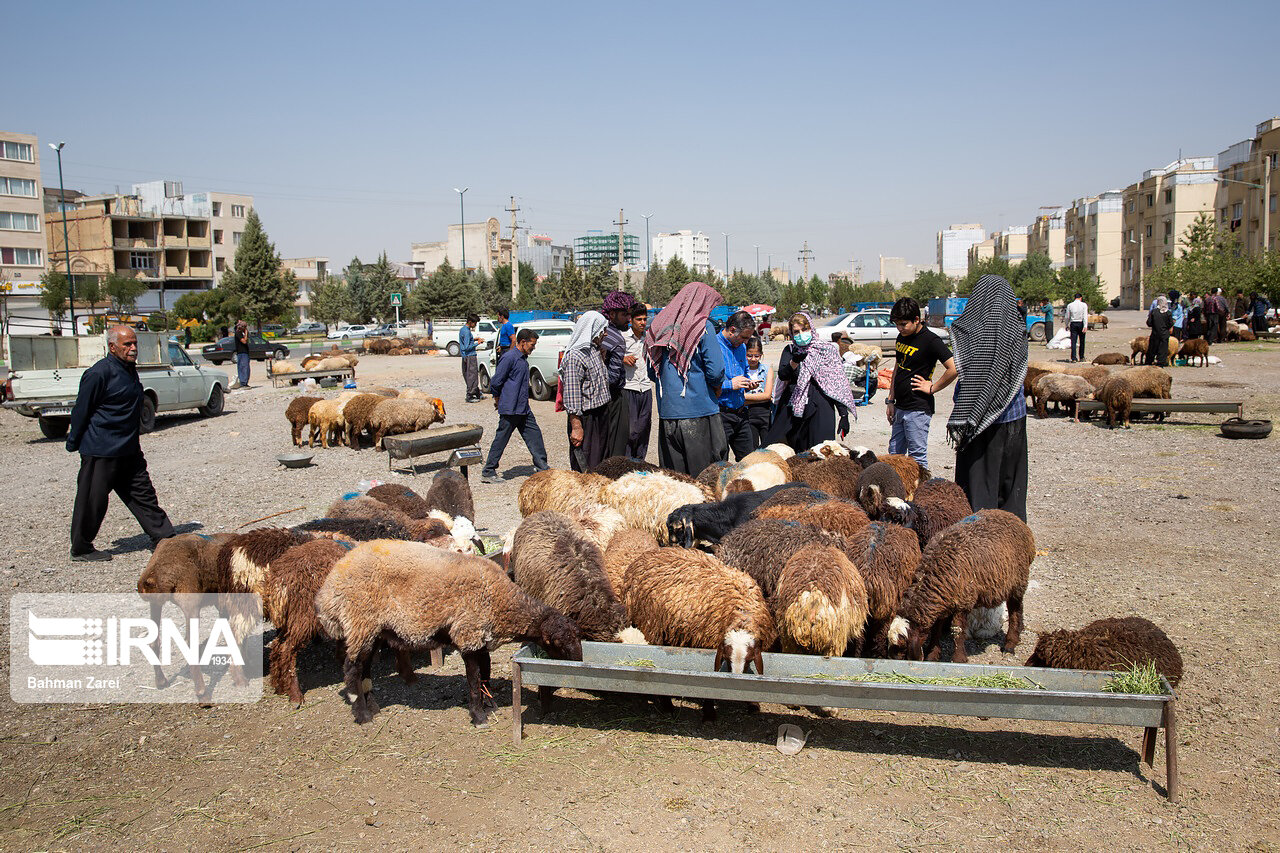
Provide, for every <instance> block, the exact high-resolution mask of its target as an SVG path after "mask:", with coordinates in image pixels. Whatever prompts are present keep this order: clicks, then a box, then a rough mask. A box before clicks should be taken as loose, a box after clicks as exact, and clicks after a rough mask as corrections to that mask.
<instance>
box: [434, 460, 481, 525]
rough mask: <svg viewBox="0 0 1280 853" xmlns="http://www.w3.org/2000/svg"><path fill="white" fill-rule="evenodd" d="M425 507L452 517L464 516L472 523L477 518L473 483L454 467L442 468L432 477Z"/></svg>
mask: <svg viewBox="0 0 1280 853" xmlns="http://www.w3.org/2000/svg"><path fill="white" fill-rule="evenodd" d="M423 508H424V509H427V510H432V509H438V510H440V511H441V512H443V513H445V514H446V515H448V516H449V517H451V518H456V517H458V516H462V517H463V518H465V519H467V520H468V521H470V522H471V523H472V524H474V523H475V520H476V503H475V500H474V499H473V498H472V497H471V484H470V483H468V482H467V478H466V477H464V476H462V475H461V474H459V473H458V472H457V471H454V470H453V469H452V468H442V469H440V470H439V471H437V472H436V475H435V476H434V477H433V478H432V479H431V488H429V489H427V496H426V499H425V500H424V501H423Z"/></svg>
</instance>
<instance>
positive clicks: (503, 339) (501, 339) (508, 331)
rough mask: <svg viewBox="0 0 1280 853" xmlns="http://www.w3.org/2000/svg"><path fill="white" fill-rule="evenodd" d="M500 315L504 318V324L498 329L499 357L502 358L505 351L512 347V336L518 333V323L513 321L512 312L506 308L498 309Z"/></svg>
mask: <svg viewBox="0 0 1280 853" xmlns="http://www.w3.org/2000/svg"><path fill="white" fill-rule="evenodd" d="M498 316H499V317H501V318H502V326H501V327H500V328H499V329H498V355H497V357H498V358H502V355H503V353H505V352H506V351H507V350H509V349H511V338H512V337H513V336H514V335H515V333H516V324H515V323H512V322H511V312H510V311H508V310H507V309H506V308H499V309H498Z"/></svg>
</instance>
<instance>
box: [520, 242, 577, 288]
mask: <svg viewBox="0 0 1280 853" xmlns="http://www.w3.org/2000/svg"><path fill="white" fill-rule="evenodd" d="M516 257H518V258H519V259H520V263H522V264H528V265H529V266H531V267H533V272H534V275H536V276H538V278H539V279H544V278H547V277H549V276H553V275H559V274H560V273H561V272H563V271H564V268H565V265H566V264H567V263H569V261H571V260H573V249H572V248H570V247H569V246H557V245H555V244H554V243H553V242H552V241H551V238H550V237H548V236H547V235H545V234H530V235H528V236H527V237H526V238H525V245H523V246H519V247H518V248H517V249H516Z"/></svg>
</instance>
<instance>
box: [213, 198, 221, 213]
mask: <svg viewBox="0 0 1280 853" xmlns="http://www.w3.org/2000/svg"><path fill="white" fill-rule="evenodd" d="M213 215H214V216H221V215H222V202H220V201H215V202H213Z"/></svg>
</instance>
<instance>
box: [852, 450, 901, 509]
mask: <svg viewBox="0 0 1280 853" xmlns="http://www.w3.org/2000/svg"><path fill="white" fill-rule="evenodd" d="M855 489H856V491H855V493H854V498H855V499H856V500H857V501H858V503H859V504H861V505H862V508H863V509H864V510H866V512H867V516H868V517H870V516H877V515H879V514H880V511H881V507H883V505H884V502H885V501H886V500H888V499H889V498H898V499H899V500H904V501H905V500H906V499H907V488H906V486H905V485H904V484H903V482H902V477H901V476H899V474H898V469H896V468H894V467H893V466H892V465H890V464H889V463H888V462H877V463H875V464H874V465H871V466H868V467H867V469H866V470H864V471H863V472H862V473H861V474H859V475H858V479H857V482H856V484H855Z"/></svg>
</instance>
